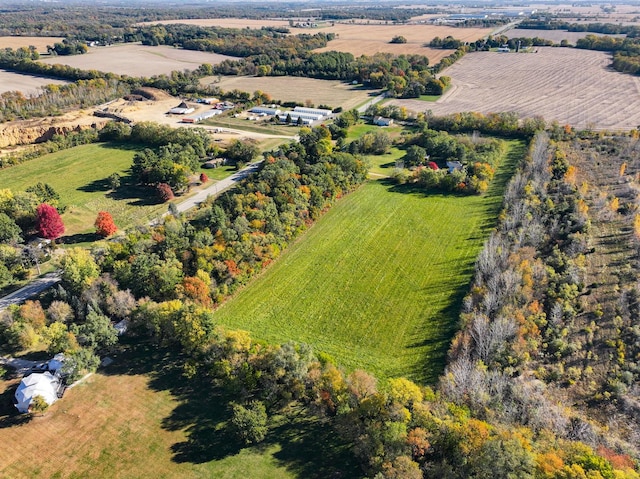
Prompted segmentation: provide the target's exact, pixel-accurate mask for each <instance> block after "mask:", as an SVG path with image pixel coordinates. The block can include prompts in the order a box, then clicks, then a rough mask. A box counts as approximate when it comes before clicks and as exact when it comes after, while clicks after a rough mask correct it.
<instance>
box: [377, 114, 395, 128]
mask: <svg viewBox="0 0 640 479" xmlns="http://www.w3.org/2000/svg"><path fill="white" fill-rule="evenodd" d="M373 124H374V125H378V126H390V125H393V118H385V117H383V116H374V117H373Z"/></svg>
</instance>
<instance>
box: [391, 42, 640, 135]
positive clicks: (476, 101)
mask: <svg viewBox="0 0 640 479" xmlns="http://www.w3.org/2000/svg"><path fill="white" fill-rule="evenodd" d="M537 51H538V53H519V54H516V53H495V52H477V53H470V54H467V55H465V56H464V57H463V58H461V59H460V60H459V61H458V62H457V63H455V64H454V65H452V66H451V67H450V68H448V69H446V70H445V71H444V74H445V75H447V76H450V77H451V78H452V84H453V87H452V88H451V89H450V90H449V91H448V92H447V93H445V95H444V96H443V97H442V98H440V99H439V100H438V101H436V102H429V103H427V102H423V101H420V100H392V102H391V103H393V104H396V105H398V106H404V107H406V108H407V109H409V110H412V111H416V112H424V111H427V110H431V112H433V113H434V114H436V115H445V114H450V113H456V112H463V111H477V112H481V113H489V112H503V111H513V112H516V113H518V114H519V115H520V116H522V117H533V116H542V117H544V118H545V119H546V120H547V121H548V122H550V121H552V120H557V121H558V122H559V123H560V124H567V123H568V124H570V125H573V126H575V127H578V128H587V127H593V128H597V129H616V130H630V129H633V128H635V127H636V126H637V125H638V124H640V79H639V78H637V77H634V76H631V75H625V74H623V73H619V72H615V71H613V70H611V69H609V68H608V65H609V63H610V62H611V57H610V56H609V54H607V53H603V52H595V51H588V50H577V49H573V48H553V47H546V48H538V49H537Z"/></svg>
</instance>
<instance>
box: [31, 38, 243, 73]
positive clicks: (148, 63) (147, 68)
mask: <svg viewBox="0 0 640 479" xmlns="http://www.w3.org/2000/svg"><path fill="white" fill-rule="evenodd" d="M226 59H234V57H230V56H227V55H218V54H216V53H209V52H197V51H192V50H182V49H178V48H174V47H170V46H166V45H161V46H155V47H152V46H146V45H140V44H137V43H136V44H132V43H128V44H124V45H112V46H109V47H93V48H90V49H89V52H88V53H86V54H84V55H70V56H65V57H60V56H57V57H49V58H44V59H43V58H41V59H40V61H43V62H45V63H51V64H56V63H59V64H63V65H68V66H71V67H74V68H81V69H83V70H99V71H103V72H111V73H117V74H119V75H130V76H153V75H161V74H169V73H171V72H172V71H174V70H179V71H182V70H195V69H196V68H198V67H199V66H200V65H202V64H203V63H209V64H212V65H214V64H217V63H220V62H221V61H223V60H226Z"/></svg>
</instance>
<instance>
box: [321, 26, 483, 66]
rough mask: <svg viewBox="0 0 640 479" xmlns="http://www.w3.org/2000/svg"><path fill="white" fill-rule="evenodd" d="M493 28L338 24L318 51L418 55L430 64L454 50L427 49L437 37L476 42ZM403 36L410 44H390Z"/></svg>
mask: <svg viewBox="0 0 640 479" xmlns="http://www.w3.org/2000/svg"><path fill="white" fill-rule="evenodd" d="M491 30H492V29H491V28H455V27H450V26H444V25H420V24H416V25H365V24H348V23H336V24H335V25H334V26H332V27H327V28H323V29H322V31H328V32H332V33H335V34H336V39H335V40H332V41H330V42H329V44H328V45H327V46H326V47H324V48H320V49H318V50H316V51H330V50H337V51H343V52H349V53H353V54H354V55H356V56H358V55H373V54H374V53H377V52H388V53H394V54H396V55H399V54H402V53H405V54H410V53H417V54H420V55H425V56H427V57H428V58H429V61H430V62H431V64H435V63H437V62H438V61H439V60H440V59H441V58H443V57H445V56H447V55H449V54H450V53H451V52H453V50H439V49H432V48H428V47H424V46H423V45H424V44H425V43H427V44H428V43H429V42H430V41H431V40H433V39H434V38H435V37H440V38H444V37H446V36H448V35H451V36H452V37H454V38H457V39H459V40H463V41H465V42H471V41H476V40H478V39H480V38H482V37H483V36H485V35H488V34H489V33H491ZM399 35H402V36H403V37H405V38H406V39H407V43H389V42H390V41H391V39H392V38H393V37H395V36H399Z"/></svg>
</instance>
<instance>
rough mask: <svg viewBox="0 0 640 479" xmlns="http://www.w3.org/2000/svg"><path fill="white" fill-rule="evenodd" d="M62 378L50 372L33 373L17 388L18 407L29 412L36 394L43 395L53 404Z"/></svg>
mask: <svg viewBox="0 0 640 479" xmlns="http://www.w3.org/2000/svg"><path fill="white" fill-rule="evenodd" d="M59 384H60V379H59V378H58V377H57V376H56V375H54V374H51V373H50V372H48V371H47V372H44V373H31V374H30V375H29V376H26V377H25V378H23V379H22V381H21V382H20V385H19V386H18V389H16V394H15V399H16V408H18V411H20V412H29V407H30V406H31V401H32V400H33V398H34V397H36V396H41V397H42V398H43V399H44V400H45V401H46V402H47V404H53V403H54V402H55V401H56V399H58V396H57V394H56V391H57V389H58V385H59Z"/></svg>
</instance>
